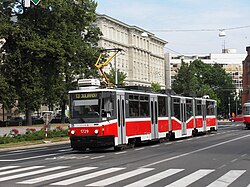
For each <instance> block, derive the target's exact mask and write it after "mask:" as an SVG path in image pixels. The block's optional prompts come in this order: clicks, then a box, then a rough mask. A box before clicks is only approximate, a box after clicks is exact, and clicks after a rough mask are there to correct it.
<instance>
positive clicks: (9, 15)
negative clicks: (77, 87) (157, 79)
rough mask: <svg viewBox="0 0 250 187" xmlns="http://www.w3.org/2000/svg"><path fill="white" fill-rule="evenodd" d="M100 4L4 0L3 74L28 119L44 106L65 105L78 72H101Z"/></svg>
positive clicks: (73, 0) (88, 0)
mask: <svg viewBox="0 0 250 187" xmlns="http://www.w3.org/2000/svg"><path fill="white" fill-rule="evenodd" d="M96 6H97V4H96V3H95V2H94V1H93V0H85V1H80V0H50V1H41V2H40V3H39V4H38V5H37V6H34V5H32V6H31V7H29V8H24V6H23V1H20V0H12V1H11V0H10V1H4V0H1V1H0V15H1V16H0V20H1V23H2V21H3V24H1V26H0V31H1V32H0V33H1V34H0V38H5V39H6V43H5V44H4V46H3V49H4V50H5V52H6V54H7V55H6V56H5V58H4V63H3V65H1V70H2V71H1V72H2V75H3V76H4V77H5V78H6V81H7V83H8V85H11V86H13V93H16V99H18V103H19V106H18V107H19V108H20V109H21V110H22V111H26V114H27V115H26V119H30V117H29V116H30V113H31V112H32V111H34V110H37V109H38V108H39V107H40V105H41V104H47V105H49V106H51V107H52V106H54V105H55V104H57V105H58V104H60V105H62V107H64V106H65V104H66V102H67V99H68V97H67V94H68V90H70V89H72V86H73V83H74V81H75V79H76V76H79V75H81V76H84V77H86V78H88V77H90V76H96V70H95V68H94V59H96V51H97V42H98V40H99V36H100V34H101V33H100V31H99V29H98V28H97V27H96V26H95V25H94V24H93V23H94V22H95V19H96V14H95V9H96ZM14 7H15V8H14ZM13 15H14V16H15V17H13ZM13 18H15V21H14V22H13V21H11V20H13ZM62 113H63V114H64V112H62ZM28 115H29V116H28Z"/></svg>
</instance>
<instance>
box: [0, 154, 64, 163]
mask: <svg viewBox="0 0 250 187" xmlns="http://www.w3.org/2000/svg"><path fill="white" fill-rule="evenodd" d="M60 154H64V153H57V154H56V153H53V154H45V155H38V156H32V157H25V158H18V159H2V160H0V162H17V161H22V160H30V159H34V158H42V157H49V156H55V155H60Z"/></svg>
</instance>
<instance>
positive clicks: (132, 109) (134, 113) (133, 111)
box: [129, 101, 139, 117]
mask: <svg viewBox="0 0 250 187" xmlns="http://www.w3.org/2000/svg"><path fill="white" fill-rule="evenodd" d="M129 116H130V117H138V116H139V101H129Z"/></svg>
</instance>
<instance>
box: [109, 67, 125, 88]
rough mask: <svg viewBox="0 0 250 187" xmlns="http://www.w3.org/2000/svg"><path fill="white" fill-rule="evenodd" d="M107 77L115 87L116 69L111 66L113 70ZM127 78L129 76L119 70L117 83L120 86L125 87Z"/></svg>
mask: <svg viewBox="0 0 250 187" xmlns="http://www.w3.org/2000/svg"><path fill="white" fill-rule="evenodd" d="M107 77H108V79H109V81H110V82H111V83H112V84H114V85H115V69H114V68H113V67H112V66H111V70H110V72H109V73H107ZM126 78H127V74H126V73H124V72H122V71H120V70H119V69H117V83H118V85H122V86H124V85H125V79H126Z"/></svg>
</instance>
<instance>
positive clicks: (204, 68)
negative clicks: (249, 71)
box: [172, 60, 235, 111]
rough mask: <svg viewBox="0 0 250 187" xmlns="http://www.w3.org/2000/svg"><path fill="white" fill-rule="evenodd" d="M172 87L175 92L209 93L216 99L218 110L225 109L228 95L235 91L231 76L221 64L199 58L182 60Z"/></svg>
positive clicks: (198, 94)
mask: <svg viewBox="0 0 250 187" xmlns="http://www.w3.org/2000/svg"><path fill="white" fill-rule="evenodd" d="M172 88H173V90H174V91H175V92H176V93H177V94H181V93H185V94H195V95H197V96H203V95H209V96H210V98H213V99H216V100H217V104H218V108H219V111H226V110H227V106H228V97H232V95H233V92H234V91H235V88H234V85H233V83H232V79H231V77H230V76H229V75H228V74H227V73H226V71H225V70H224V69H223V68H222V66H221V65H219V64H214V65H209V64H205V63H203V62H202V61H201V60H194V61H193V62H191V63H185V62H182V65H181V67H180V69H179V70H178V74H177V78H176V81H175V82H174V83H173V86H172Z"/></svg>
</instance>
